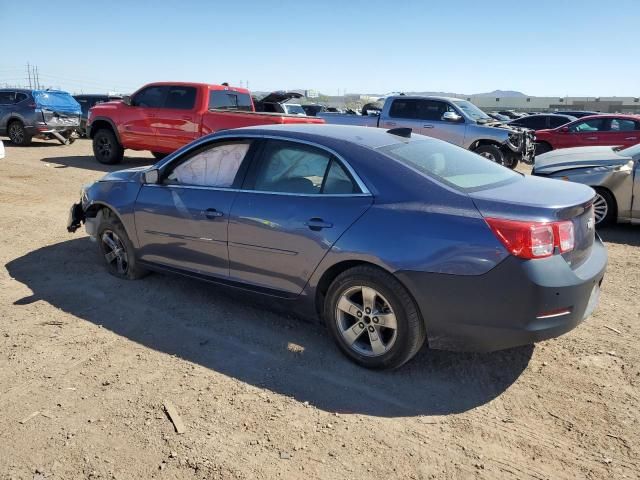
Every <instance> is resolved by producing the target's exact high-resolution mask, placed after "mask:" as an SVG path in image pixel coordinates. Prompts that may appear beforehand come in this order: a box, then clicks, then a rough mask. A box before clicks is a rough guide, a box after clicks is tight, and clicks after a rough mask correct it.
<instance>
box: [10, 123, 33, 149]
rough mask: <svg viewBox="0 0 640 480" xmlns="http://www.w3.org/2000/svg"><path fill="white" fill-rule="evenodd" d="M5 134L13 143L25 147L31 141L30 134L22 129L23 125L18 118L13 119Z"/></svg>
mask: <svg viewBox="0 0 640 480" xmlns="http://www.w3.org/2000/svg"><path fill="white" fill-rule="evenodd" d="M7 134H8V135H9V138H10V139H11V143H13V144H14V145H20V146H22V147H25V146H27V145H29V144H30V143H31V135H29V134H28V133H27V132H26V130H25V129H24V125H23V124H22V122H21V121H19V120H14V121H12V122H11V123H10V124H9V127H8V128H7Z"/></svg>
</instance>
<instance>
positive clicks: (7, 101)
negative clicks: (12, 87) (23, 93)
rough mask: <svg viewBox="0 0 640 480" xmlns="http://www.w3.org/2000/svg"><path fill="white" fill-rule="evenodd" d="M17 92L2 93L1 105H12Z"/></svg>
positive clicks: (0, 97) (0, 96)
mask: <svg viewBox="0 0 640 480" xmlns="http://www.w3.org/2000/svg"><path fill="white" fill-rule="evenodd" d="M14 95H15V92H0V105H11V104H12V103H13V99H14Z"/></svg>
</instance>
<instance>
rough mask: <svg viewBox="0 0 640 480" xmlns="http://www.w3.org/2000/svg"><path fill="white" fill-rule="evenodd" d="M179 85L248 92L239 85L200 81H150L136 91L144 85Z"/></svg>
mask: <svg viewBox="0 0 640 480" xmlns="http://www.w3.org/2000/svg"><path fill="white" fill-rule="evenodd" d="M171 85H175V86H179V87H195V88H208V89H209V90H230V91H232V92H240V93H247V94H248V93H249V90H247V89H246V88H241V87H234V86H231V85H229V86H227V85H218V84H215V83H202V82H151V83H146V84H144V85H142V86H141V87H140V88H138V90H136V92H137V91H140V90H142V89H143V88H145V87H150V86H159V87H167V86H171Z"/></svg>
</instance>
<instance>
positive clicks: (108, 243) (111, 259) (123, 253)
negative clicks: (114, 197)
mask: <svg viewBox="0 0 640 480" xmlns="http://www.w3.org/2000/svg"><path fill="white" fill-rule="evenodd" d="M97 237H98V246H99V249H100V253H101V254H102V257H103V258H104V260H105V263H106V265H107V270H108V271H109V273H110V274H111V275H113V276H115V277H118V278H123V279H125V280H137V279H139V278H142V277H144V276H145V275H147V273H148V271H147V270H146V269H144V268H142V267H141V266H140V265H139V264H138V262H137V260H136V256H135V251H134V248H133V244H132V243H131V240H129V236H128V235H127V232H126V230H125V229H124V226H123V225H122V223H121V222H120V220H118V217H116V216H115V215H114V214H113V213H112V212H110V211H109V210H107V209H104V210H102V219H101V221H100V224H99V225H98V235H97Z"/></svg>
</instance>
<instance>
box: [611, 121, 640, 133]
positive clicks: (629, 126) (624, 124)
mask: <svg viewBox="0 0 640 480" xmlns="http://www.w3.org/2000/svg"><path fill="white" fill-rule="evenodd" d="M610 130H611V131H612V132H630V131H632V130H638V128H637V124H636V122H634V121H633V120H627V119H626V118H614V119H613V120H611V127H610Z"/></svg>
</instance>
